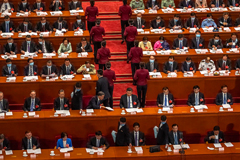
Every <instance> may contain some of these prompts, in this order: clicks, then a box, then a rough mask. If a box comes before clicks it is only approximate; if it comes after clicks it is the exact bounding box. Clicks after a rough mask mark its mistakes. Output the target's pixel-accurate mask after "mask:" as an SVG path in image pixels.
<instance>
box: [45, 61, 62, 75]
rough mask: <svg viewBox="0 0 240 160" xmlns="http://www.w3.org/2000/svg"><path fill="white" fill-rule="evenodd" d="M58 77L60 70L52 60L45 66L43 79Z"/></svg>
mask: <svg viewBox="0 0 240 160" xmlns="http://www.w3.org/2000/svg"><path fill="white" fill-rule="evenodd" d="M47 76H51V77H57V76H58V69H57V67H56V66H55V65H53V64H52V61H51V60H48V61H47V65H45V66H43V68H42V74H41V77H47Z"/></svg>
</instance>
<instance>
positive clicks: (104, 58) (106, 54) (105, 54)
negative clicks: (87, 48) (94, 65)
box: [97, 41, 111, 70]
mask: <svg viewBox="0 0 240 160" xmlns="http://www.w3.org/2000/svg"><path fill="white" fill-rule="evenodd" d="M101 46H102V47H101V48H100V49H98V51H97V59H98V64H99V69H102V70H106V66H105V64H106V63H107V62H108V61H109V59H108V58H110V57H111V54H110V50H109V49H108V48H106V41H102V42H101Z"/></svg>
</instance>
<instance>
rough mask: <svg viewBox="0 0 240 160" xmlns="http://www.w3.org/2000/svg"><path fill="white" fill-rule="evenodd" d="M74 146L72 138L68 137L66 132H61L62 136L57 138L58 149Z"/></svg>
mask: <svg viewBox="0 0 240 160" xmlns="http://www.w3.org/2000/svg"><path fill="white" fill-rule="evenodd" d="M69 147H72V140H71V139H70V138H68V135H67V133H66V132H62V133H61V138H59V139H58V140H57V146H56V148H57V149H61V148H69Z"/></svg>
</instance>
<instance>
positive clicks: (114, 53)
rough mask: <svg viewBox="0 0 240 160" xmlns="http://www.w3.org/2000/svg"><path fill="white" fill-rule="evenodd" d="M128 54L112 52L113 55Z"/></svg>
mask: <svg viewBox="0 0 240 160" xmlns="http://www.w3.org/2000/svg"><path fill="white" fill-rule="evenodd" d="M126 54H127V53H126V52H111V55H126Z"/></svg>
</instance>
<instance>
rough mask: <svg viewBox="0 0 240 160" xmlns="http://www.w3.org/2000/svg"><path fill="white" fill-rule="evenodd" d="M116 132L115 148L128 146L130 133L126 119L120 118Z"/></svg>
mask: <svg viewBox="0 0 240 160" xmlns="http://www.w3.org/2000/svg"><path fill="white" fill-rule="evenodd" d="M117 128H118V131H117V134H116V143H115V144H116V146H129V143H130V133H129V128H128V126H127V124H126V118H125V117H121V118H120V121H119V122H118V127H117Z"/></svg>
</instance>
